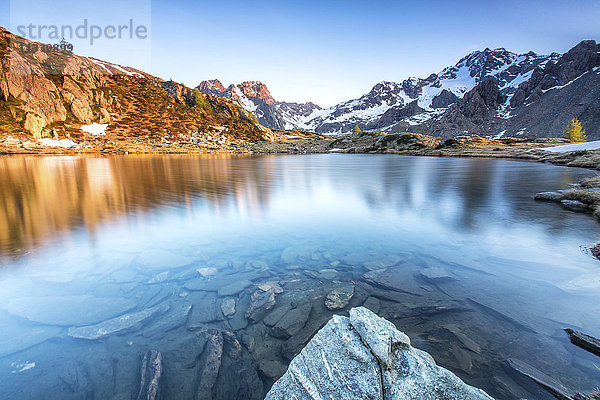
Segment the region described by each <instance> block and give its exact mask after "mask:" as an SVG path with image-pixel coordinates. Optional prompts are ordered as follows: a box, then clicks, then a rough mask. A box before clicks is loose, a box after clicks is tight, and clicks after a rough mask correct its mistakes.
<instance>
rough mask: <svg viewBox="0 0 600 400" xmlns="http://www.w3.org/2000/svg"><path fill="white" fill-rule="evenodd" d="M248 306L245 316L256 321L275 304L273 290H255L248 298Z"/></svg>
mask: <svg viewBox="0 0 600 400" xmlns="http://www.w3.org/2000/svg"><path fill="white" fill-rule="evenodd" d="M250 301H251V303H250V307H248V310H247V311H246V318H248V319H249V320H250V321H252V322H255V323H256V322H258V321H260V320H261V319H263V318H264V317H265V315H267V312H268V311H269V310H270V309H271V308H273V307H274V306H275V304H277V303H276V302H275V292H274V291H273V289H269V290H267V291H266V292H263V291H262V290H260V289H259V290H257V291H256V292H254V293H253V294H252V297H251V298H250Z"/></svg>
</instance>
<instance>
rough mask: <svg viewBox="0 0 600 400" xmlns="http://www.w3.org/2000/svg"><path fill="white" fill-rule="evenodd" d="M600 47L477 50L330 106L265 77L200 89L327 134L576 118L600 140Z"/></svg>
mask: <svg viewBox="0 0 600 400" xmlns="http://www.w3.org/2000/svg"><path fill="white" fill-rule="evenodd" d="M599 68H600V45H598V44H597V43H596V41H593V40H586V41H582V42H581V43H579V44H578V45H576V46H575V47H573V48H572V49H571V50H569V51H568V52H566V53H564V54H558V53H552V54H550V55H540V54H536V53H534V52H528V53H525V54H516V53H513V52H510V51H508V50H506V49H503V48H499V49H494V50H492V49H485V50H483V51H474V52H472V53H470V54H468V55H467V56H465V57H463V58H462V59H460V60H459V61H458V62H457V63H456V64H455V65H453V66H450V67H447V68H444V69H443V70H442V71H441V72H439V73H437V74H431V75H429V76H428V77H426V78H409V79H406V80H404V81H403V82H400V83H397V82H380V83H378V84H377V85H375V86H374V87H373V89H371V91H370V92H369V93H367V94H365V95H363V96H361V97H360V98H358V99H353V100H349V101H345V102H342V103H340V104H337V105H335V106H333V107H330V108H321V107H319V106H317V105H315V104H313V103H286V102H278V101H276V100H275V99H273V97H272V96H271V94H270V93H269V90H268V89H267V87H266V85H265V84H263V83H261V82H256V81H253V82H243V83H241V84H238V85H230V86H229V87H227V88H225V87H224V86H223V85H222V84H221V82H219V81H218V80H216V79H215V80H212V81H204V82H202V83H200V85H199V86H198V87H197V88H198V89H199V90H201V91H203V92H206V93H210V94H212V95H215V96H218V97H223V98H228V99H231V100H233V101H236V102H238V103H239V104H240V105H242V106H243V107H244V108H245V109H246V110H248V111H252V112H254V113H256V115H257V117H258V120H259V122H260V123H261V124H263V125H264V126H266V127H270V128H277V129H303V130H310V131H315V132H318V133H322V134H327V135H340V134H344V133H349V132H350V131H352V129H353V128H354V127H355V126H356V125H358V126H359V127H360V128H361V129H363V130H373V131H383V132H388V133H393V132H404V131H409V132H416V133H425V134H431V135H436V136H442V137H453V136H460V135H472V134H477V135H485V136H491V137H503V136H505V137H506V136H518V137H556V136H561V135H562V132H563V130H564V128H565V126H566V125H567V123H568V121H569V120H570V119H571V118H573V117H576V118H578V119H579V120H581V121H582V123H583V125H584V128H585V129H586V131H587V135H588V138H592V139H598V138H600V70H599Z"/></svg>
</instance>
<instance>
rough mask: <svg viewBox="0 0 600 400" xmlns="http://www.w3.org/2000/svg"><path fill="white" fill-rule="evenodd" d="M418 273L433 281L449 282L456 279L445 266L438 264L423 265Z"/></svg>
mask: <svg viewBox="0 0 600 400" xmlns="http://www.w3.org/2000/svg"><path fill="white" fill-rule="evenodd" d="M420 274H421V276H422V277H423V278H425V279H426V280H428V281H429V282H433V283H443V282H451V281H455V280H456V278H454V277H453V276H452V275H451V274H450V272H448V270H446V268H444V267H442V266H439V265H436V266H429V267H425V268H423V269H422V270H421V272H420Z"/></svg>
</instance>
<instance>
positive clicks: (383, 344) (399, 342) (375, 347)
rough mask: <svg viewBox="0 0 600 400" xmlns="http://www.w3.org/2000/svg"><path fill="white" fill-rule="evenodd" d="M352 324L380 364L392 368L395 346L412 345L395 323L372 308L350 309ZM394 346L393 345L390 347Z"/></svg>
mask: <svg viewBox="0 0 600 400" xmlns="http://www.w3.org/2000/svg"><path fill="white" fill-rule="evenodd" d="M350 324H351V325H352V327H353V328H354V329H355V330H356V332H358V334H359V335H360V337H361V339H362V341H363V342H364V343H365V344H366V345H367V346H368V347H369V349H370V350H371V353H373V355H374V356H375V357H377V360H378V362H379V364H381V365H383V366H385V368H390V366H391V365H392V361H393V360H392V356H393V353H392V351H393V348H392V347H394V346H402V347H403V348H408V347H410V338H409V337H408V336H406V335H405V334H404V333H402V332H400V331H399V330H397V329H396V327H395V326H394V324H392V323H391V322H390V321H388V320H386V319H383V318H381V317H379V316H377V314H375V313H373V312H372V311H371V310H369V309H366V308H364V307H356V308H353V309H351V310H350ZM390 346H392V347H390Z"/></svg>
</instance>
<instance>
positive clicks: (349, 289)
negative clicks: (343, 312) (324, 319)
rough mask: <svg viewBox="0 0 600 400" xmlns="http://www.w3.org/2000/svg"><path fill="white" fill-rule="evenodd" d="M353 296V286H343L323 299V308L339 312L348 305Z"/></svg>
mask: <svg viewBox="0 0 600 400" xmlns="http://www.w3.org/2000/svg"><path fill="white" fill-rule="evenodd" d="M352 296H354V285H352V284H349V285H344V286H342V287H339V288H335V289H333V290H332V291H331V292H329V293H328V294H327V297H326V298H325V307H327V309H329V310H332V311H333V310H339V309H342V308H344V307H346V306H347V305H348V303H349V302H350V299H352Z"/></svg>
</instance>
